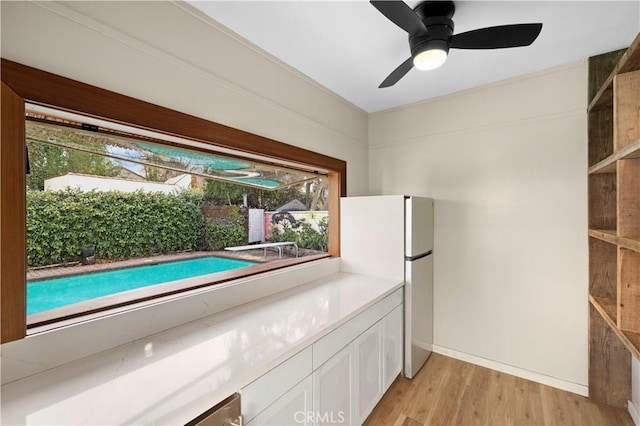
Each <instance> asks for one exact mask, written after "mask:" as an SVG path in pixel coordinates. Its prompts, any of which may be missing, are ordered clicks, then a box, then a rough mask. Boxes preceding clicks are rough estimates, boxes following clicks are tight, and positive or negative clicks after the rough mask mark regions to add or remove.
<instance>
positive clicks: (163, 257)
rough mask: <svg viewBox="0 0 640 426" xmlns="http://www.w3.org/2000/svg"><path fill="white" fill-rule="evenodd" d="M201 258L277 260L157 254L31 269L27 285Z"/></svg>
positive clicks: (221, 253)
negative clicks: (52, 279)
mask: <svg viewBox="0 0 640 426" xmlns="http://www.w3.org/2000/svg"><path fill="white" fill-rule="evenodd" d="M202 257H224V258H227V259H236V260H245V261H250V262H257V263H268V262H271V261H274V260H278V256H277V253H275V252H274V253H271V252H267V256H266V257H264V256H263V250H262V249H260V253H259V255H258V254H255V253H251V252H244V253H229V252H226V251H189V252H182V253H172V254H158V255H151V256H145V257H137V258H134V259H126V260H118V261H113V262H104V263H95V264H93V265H82V264H80V265H73V266H59V267H52V268H39V269H32V270H28V271H27V283H31V282H38V281H42V280H46V279H50V278H62V277H70V276H75V275H82V274H87V273H91V272H104V271H113V270H118V269H125V268H131V267H135V266H144V265H157V264H159V263H166V262H175V261H179V260H189V259H198V258H202Z"/></svg>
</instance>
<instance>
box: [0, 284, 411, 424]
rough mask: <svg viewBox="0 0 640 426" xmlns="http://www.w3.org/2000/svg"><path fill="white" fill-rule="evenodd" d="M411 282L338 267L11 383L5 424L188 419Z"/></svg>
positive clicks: (4, 404)
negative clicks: (324, 274) (310, 279)
mask: <svg viewBox="0 0 640 426" xmlns="http://www.w3.org/2000/svg"><path fill="white" fill-rule="evenodd" d="M401 286H402V283H400V282H398V281H396V280H390V279H382V278H372V277H365V276H361V275H354V274H346V273H337V274H333V275H330V276H328V277H325V278H322V279H319V280H316V281H313V282H311V283H307V284H304V285H302V286H299V287H296V288H294V289H292V290H287V291H285V292H282V293H278V294H275V295H273V296H270V297H267V298H264V299H261V300H258V301H255V302H252V303H249V304H246V305H242V306H240V307H238V308H234V309H231V310H228V311H225V312H222V313H220V314H216V315H213V316H210V317H207V318H204V319H202V320H199V321H196V322H193V323H190V324H186V325H184V326H180V327H177V328H174V329H171V330H168V331H165V332H162V333H158V334H155V335H152V336H149V337H147V338H144V339H140V340H136V341H134V342H131V343H128V344H126V345H122V346H119V347H117V348H114V349H111V350H108V351H105V352H102V353H99V354H97V355H93V356H90V357H87V358H84V359H82V360H79V361H75V362H73V363H70V364H67V365H63V366H61V367H57V368H54V369H51V370H48V371H45V372H43V373H39V374H36V375H34V376H30V377H27V378H25V379H22V380H19V381H16V382H13V383H9V384H7V385H4V386H2V424H3V425H14V424H64V425H80V424H82V425H87V424H102V425H105V424H162V425H167V424H184V423H185V422H187V421H189V420H191V419H192V418H194V417H196V416H197V415H199V414H200V413H202V412H204V411H205V410H207V409H208V408H210V407H212V406H213V405H215V404H216V403H217V402H219V401H220V400H222V399H224V398H225V397H226V396H228V395H230V394H232V393H233V392H236V391H239V390H240V389H241V388H242V387H244V386H246V385H247V384H248V383H250V382H252V381H253V380H255V379H256V378H258V377H259V376H261V375H262V374H264V373H265V372H267V371H268V370H270V369H271V368H273V367H275V366H276V365H278V364H279V363H280V362H282V361H284V360H285V359H287V358H288V357H290V356H291V355H293V354H295V353H296V352H298V351H300V350H301V349H303V348H305V347H306V346H309V345H310V344H312V343H313V342H315V341H316V340H318V339H319V338H321V337H323V336H324V335H326V334H327V333H329V332H330V331H332V330H334V329H335V328H337V327H338V326H340V325H341V324H343V323H345V322H346V321H348V320H349V319H351V318H353V317H354V316H356V315H357V314H358V313H360V312H362V311H363V310H365V309H366V308H367V307H369V306H371V305H373V304H374V303H376V302H377V301H379V300H381V299H382V298H384V297H385V296H387V295H389V294H391V293H392V292H393V291H394V290H396V289H398V288H400V287H401Z"/></svg>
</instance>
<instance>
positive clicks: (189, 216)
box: [27, 190, 205, 267]
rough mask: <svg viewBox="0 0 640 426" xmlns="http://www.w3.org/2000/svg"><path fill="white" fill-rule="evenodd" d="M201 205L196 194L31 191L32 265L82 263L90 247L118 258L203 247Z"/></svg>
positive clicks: (101, 254) (106, 256) (29, 231)
mask: <svg viewBox="0 0 640 426" xmlns="http://www.w3.org/2000/svg"><path fill="white" fill-rule="evenodd" d="M201 203H202V200H201V197H198V196H194V194H191V193H185V194H181V195H177V196H176V195H170V194H163V193H160V192H156V193H145V192H141V191H138V192H134V193H122V192H116V191H109V192H97V191H92V192H81V191H77V190H66V191H58V192H52V191H28V192H27V256H28V265H29V266H30V267H31V266H43V265H51V264H56V263H63V262H69V261H76V260H78V257H79V254H80V250H81V249H82V248H84V247H90V246H96V247H97V255H98V257H99V258H101V259H113V260H116V259H123V258H131V257H138V256H147V255H150V254H154V253H172V252H176V251H181V250H190V249H197V248H200V247H202V245H203V243H204V242H203V229H204V225H205V221H204V218H203V216H202V213H201V210H200V205H201Z"/></svg>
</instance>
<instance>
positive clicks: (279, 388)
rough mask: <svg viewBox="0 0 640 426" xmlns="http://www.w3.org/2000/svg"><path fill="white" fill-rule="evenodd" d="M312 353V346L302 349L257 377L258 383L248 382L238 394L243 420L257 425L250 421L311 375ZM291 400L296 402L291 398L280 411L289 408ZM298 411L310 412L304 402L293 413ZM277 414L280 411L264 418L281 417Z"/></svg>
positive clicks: (291, 420)
mask: <svg viewBox="0 0 640 426" xmlns="http://www.w3.org/2000/svg"><path fill="white" fill-rule="evenodd" d="M311 354H312V352H311V347H307V348H305V349H303V350H302V351H300V352H298V353H297V354H295V355H294V356H292V357H291V358H289V359H287V360H286V361H284V362H282V363H281V364H280V365H278V366H277V367H275V368H273V369H272V370H270V371H269V372H268V373H266V374H264V375H262V376H260V377H259V378H258V379H257V380H255V381H253V382H251V383H249V384H248V385H247V386H245V387H244V388H243V389H242V390H241V391H240V395H241V401H242V402H241V403H242V414H243V415H244V419H245V421H247V422H251V423H252V424H260V423H257V422H252V420H253V419H254V418H255V417H256V416H257V415H258V414H262V413H263V412H264V411H265V410H266V409H268V408H269V409H270V408H272V407H273V405H274V404H276V403H277V402H278V401H279V400H280V399H282V398H284V396H285V395H286V394H287V393H288V392H289V391H290V390H292V389H293V388H294V386H296V385H297V384H298V383H300V382H301V381H303V380H304V379H305V378H307V377H309V376H310V375H311V371H312V363H311ZM294 401H298V400H297V399H294V400H292V401H291V402H289V403H283V404H284V406H283V408H282V409H284V408H285V407H288V408H292V407H293V406H292V404H293V403H294ZM298 409H299V410H302V411H306V410H308V409H310V407H309V406H308V405H304V401H302V402H300V404H299V405H298V406H297V407H296V409H294V410H293V411H296V410H298ZM279 411H280V410H278V409H274V411H273V412H272V413H271V415H267V416H265V418H269V417H270V416H276V417H278V416H281V415H284V413H282V414H279V413H278V412H279ZM280 424H297V423H296V422H295V419H294V418H293V417H291V419H289V420H288V421H286V422H285V423H280ZM300 424H302V423H300Z"/></svg>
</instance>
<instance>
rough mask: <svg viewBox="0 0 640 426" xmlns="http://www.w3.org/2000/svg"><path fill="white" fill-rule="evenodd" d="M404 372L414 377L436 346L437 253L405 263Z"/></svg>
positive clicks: (408, 376) (409, 376)
mask: <svg viewBox="0 0 640 426" xmlns="http://www.w3.org/2000/svg"><path fill="white" fill-rule="evenodd" d="M405 271H406V277H405V289H404V303H405V305H404V309H405V318H404V320H405V334H404V357H405V360H404V374H405V376H406V377H407V378H409V379H411V378H413V376H414V375H415V374H416V373H417V372H418V370H419V369H420V367H422V365H423V364H424V363H425V361H426V360H427V358H428V357H429V355H430V354H431V350H432V348H433V255H427V256H424V257H420V258H418V259H416V260H412V261H406V262H405Z"/></svg>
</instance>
